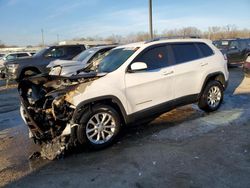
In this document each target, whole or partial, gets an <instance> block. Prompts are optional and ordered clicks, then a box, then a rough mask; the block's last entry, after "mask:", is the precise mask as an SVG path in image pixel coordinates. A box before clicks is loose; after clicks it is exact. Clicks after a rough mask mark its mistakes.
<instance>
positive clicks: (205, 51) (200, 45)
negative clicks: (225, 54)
mask: <svg viewBox="0 0 250 188" xmlns="http://www.w3.org/2000/svg"><path fill="white" fill-rule="evenodd" d="M196 44H197V46H198V48H199V49H200V51H201V53H202V56H203V57H208V56H210V55H213V53H214V52H213V50H212V49H211V48H210V47H209V46H208V45H206V44H205V43H196Z"/></svg>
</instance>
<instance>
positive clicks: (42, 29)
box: [41, 29, 44, 47]
mask: <svg viewBox="0 0 250 188" xmlns="http://www.w3.org/2000/svg"><path fill="white" fill-rule="evenodd" d="M41 33H42V45H43V47H44V35H43V29H41Z"/></svg>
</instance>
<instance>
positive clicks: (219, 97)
mask: <svg viewBox="0 0 250 188" xmlns="http://www.w3.org/2000/svg"><path fill="white" fill-rule="evenodd" d="M223 96H224V89H223V86H222V84H221V83H220V82H218V81H216V80H213V81H210V82H208V84H207V85H206V87H205V89H204V90H203V93H202V95H201V97H200V99H199V102H198V106H199V108H200V109H202V110H204V111H206V112H213V111H215V110H217V109H218V108H219V107H220V105H221V103H222V101H223Z"/></svg>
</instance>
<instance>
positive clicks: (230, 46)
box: [213, 39, 250, 66]
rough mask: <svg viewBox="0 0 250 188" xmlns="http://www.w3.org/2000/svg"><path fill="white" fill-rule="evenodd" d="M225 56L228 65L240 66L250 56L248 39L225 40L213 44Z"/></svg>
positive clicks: (249, 40) (249, 41)
mask: <svg viewBox="0 0 250 188" xmlns="http://www.w3.org/2000/svg"><path fill="white" fill-rule="evenodd" d="M213 43H214V45H215V46H216V47H217V48H219V49H220V50H221V52H222V53H223V54H224V55H226V56H227V60H228V65H229V66H232V65H241V64H243V63H244V62H245V60H246V59H247V57H248V56H249V55H250V39H225V40H218V41H214V42H213Z"/></svg>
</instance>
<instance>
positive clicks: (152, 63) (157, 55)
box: [136, 45, 169, 70]
mask: <svg viewBox="0 0 250 188" xmlns="http://www.w3.org/2000/svg"><path fill="white" fill-rule="evenodd" d="M136 61H137V62H144V63H146V64H147V66H148V68H147V70H154V69H159V68H163V67H166V66H168V64H169V63H168V53H167V46H165V45H164V46H159V47H154V48H153V49H149V50H147V51H146V52H143V54H142V55H141V56H139V58H137V59H136Z"/></svg>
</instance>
